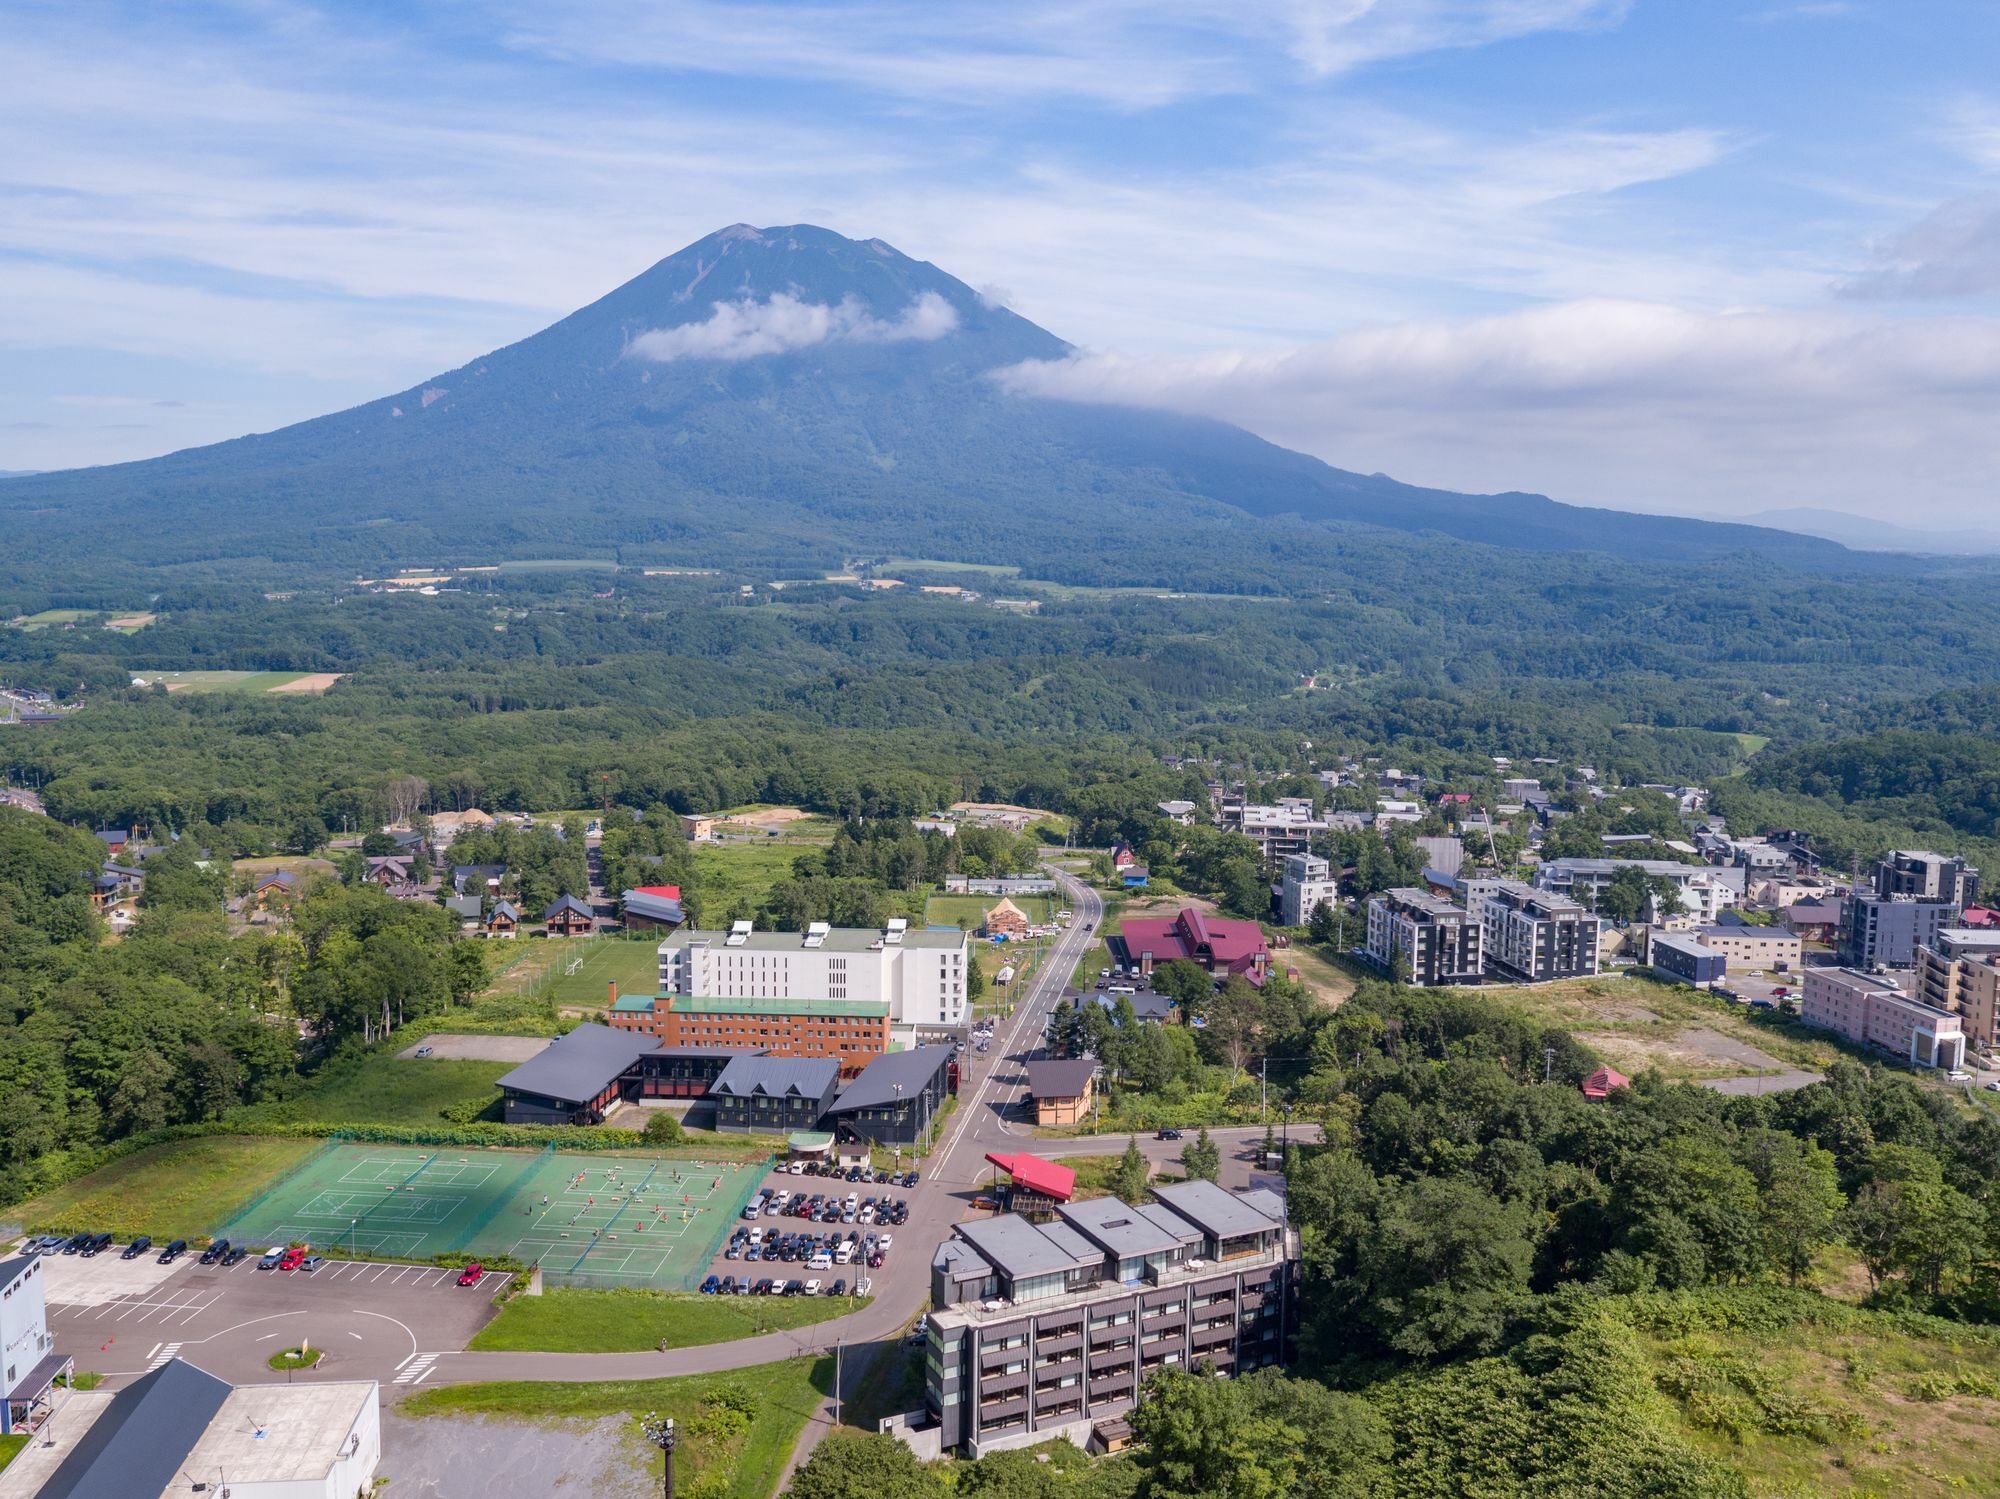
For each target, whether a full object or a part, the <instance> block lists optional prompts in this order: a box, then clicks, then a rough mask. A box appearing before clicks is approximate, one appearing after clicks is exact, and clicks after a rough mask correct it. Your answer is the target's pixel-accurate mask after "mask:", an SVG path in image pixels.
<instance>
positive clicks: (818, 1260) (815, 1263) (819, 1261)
mask: <svg viewBox="0 0 2000 1499" xmlns="http://www.w3.org/2000/svg"><path fill="white" fill-rule="evenodd" d="M832 1268H833V1256H832V1255H830V1254H828V1253H827V1252H826V1251H825V1250H824V1249H821V1250H817V1251H815V1252H814V1254H813V1257H812V1258H811V1259H809V1260H807V1261H806V1269H808V1270H831V1269H832Z"/></svg>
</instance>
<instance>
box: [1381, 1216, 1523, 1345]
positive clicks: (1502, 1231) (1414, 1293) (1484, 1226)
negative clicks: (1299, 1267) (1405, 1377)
mask: <svg viewBox="0 0 2000 1499" xmlns="http://www.w3.org/2000/svg"><path fill="white" fill-rule="evenodd" d="M1527 1231H1528V1217H1527V1214H1526V1212H1525V1211H1523V1210H1522V1209H1521V1208H1520V1207H1519V1206H1518V1205H1508V1204H1503V1203H1501V1202H1499V1201H1498V1200H1497V1199H1495V1198H1493V1197H1492V1196H1490V1195H1488V1194H1487V1193H1485V1192H1483V1191H1481V1190H1480V1189H1479V1187H1478V1186H1476V1185H1475V1184H1474V1183H1472V1182H1470V1181H1467V1180H1465V1179H1463V1178H1459V1177H1419V1178H1418V1179H1417V1180H1416V1181H1414V1182H1409V1183H1406V1184H1402V1185H1399V1186H1397V1187H1395V1188H1394V1189H1392V1190H1391V1191H1389V1192H1388V1193H1387V1194H1386V1196H1385V1197H1384V1198H1383V1199H1382V1200H1381V1204H1380V1207H1379V1209H1378V1213H1377V1217H1376V1222H1375V1225H1374V1229H1373V1231H1372V1232H1370V1233H1368V1234H1366V1235H1364V1236H1363V1238H1362V1239H1361V1242H1360V1243H1359V1245H1358V1246H1357V1255H1356V1266H1355V1274H1356V1278H1357V1280H1358V1282H1359V1287H1358V1289H1359V1290H1360V1292H1361V1301H1362V1308H1363V1315H1364V1317H1365V1318H1366V1319H1367V1321H1368V1322H1369V1323H1370V1324H1372V1325H1373V1327H1374V1329H1375V1332H1376V1335H1377V1336H1378V1337H1380V1338H1381V1339H1382V1341H1383V1342H1384V1343H1385V1344H1386V1345H1387V1346H1388V1347H1390V1348H1393V1349H1395V1350H1397V1351H1398V1352H1400V1353H1407V1354H1413V1355H1416V1356H1417V1357H1420V1358H1439V1357H1445V1356H1448V1355H1451V1354H1457V1353H1468V1352H1481V1351H1484V1350H1486V1349H1488V1348H1490V1347H1492V1346H1493V1345H1494V1344H1495V1343H1496V1342H1498V1341H1499V1338H1500V1334H1501V1332H1502V1330H1503V1329H1504V1328H1505V1326H1506V1322H1507V1317H1508V1316H1509V1314H1510V1313H1511V1312H1512V1311H1513V1310H1514V1309H1515V1308H1516V1307H1517V1306H1519V1305H1520V1304H1521V1303H1522V1301H1523V1299H1524V1298H1525V1297H1526V1295H1527V1291H1528V1269H1529V1265H1530V1263H1531V1262H1532V1260H1533V1257H1534V1252H1533V1250H1532V1248H1531V1247H1530V1245H1529V1243H1528V1238H1527Z"/></svg>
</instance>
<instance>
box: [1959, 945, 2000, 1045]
mask: <svg viewBox="0 0 2000 1499" xmlns="http://www.w3.org/2000/svg"><path fill="white" fill-rule="evenodd" d="M1962 962H1963V963H1964V967H1963V969H1962V970H1961V971H1960V974H1959V982H1958V1023H1959V1024H1960V1025H1961V1026H1962V1027H1963V1028H1964V1030H1965V1036H1966V1040H1967V1041H1969V1042H1970V1043H1971V1044H1972V1045H1974V1046H1977V1047H1980V1048H1981V1049H1983V1050H1986V1051H1992V1050H1994V1049H1995V1048H2000V953H1985V954H1981V955H1980V956H1978V957H1969V958H1965V959H1963V960H1962Z"/></svg>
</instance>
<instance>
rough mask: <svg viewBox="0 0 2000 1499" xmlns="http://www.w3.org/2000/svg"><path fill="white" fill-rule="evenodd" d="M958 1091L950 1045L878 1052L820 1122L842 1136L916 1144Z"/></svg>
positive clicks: (844, 1137)
mask: <svg viewBox="0 0 2000 1499" xmlns="http://www.w3.org/2000/svg"><path fill="white" fill-rule="evenodd" d="M957 1091H958V1065H957V1064H956V1063H955V1062H953V1061H952V1059H951V1048H950V1047H949V1046H919V1047H917V1048H916V1049H915V1050H914V1051H892V1052H890V1053H889V1054H888V1055H887V1056H886V1057H877V1058H876V1059H875V1060H874V1061H872V1062H870V1063H869V1064H868V1067H867V1070H866V1071H864V1072H863V1073H862V1074H861V1076H859V1077H857V1078H856V1079H855V1080H854V1081H853V1082H851V1083H849V1084H848V1085H847V1086H846V1087H845V1088H843V1089H841V1090H840V1096H839V1097H838V1098H836V1099H834V1101H833V1104H832V1106H831V1107H830V1108H828V1109H827V1111H826V1115H825V1117H824V1118H823V1119H822V1120H821V1124H822V1125H823V1126H824V1127H825V1128H827V1129H831V1130H833V1131H834V1133H835V1134H836V1135H837V1136H838V1137H839V1138H840V1139H842V1140H859V1141H866V1142H868V1143H869V1144H871V1145H890V1146H894V1145H915V1144H916V1143H917V1142H918V1141H919V1140H921V1139H923V1137H924V1134H925V1132H926V1131H927V1130H929V1129H930V1127H931V1121H932V1120H933V1119H935V1118H936V1117H937V1111H938V1110H939V1109H941V1108H943V1107H944V1101H945V1099H947V1098H949V1097H950V1096H951V1095H952V1094H953V1093H955V1092H957Z"/></svg>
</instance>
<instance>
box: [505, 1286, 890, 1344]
mask: <svg viewBox="0 0 2000 1499" xmlns="http://www.w3.org/2000/svg"><path fill="white" fill-rule="evenodd" d="M868 1301H869V1298H868V1297H865V1296H863V1297H859V1298H856V1297H852V1296H842V1297H833V1296H794V1297H761V1296H760V1297H757V1298H755V1299H754V1300H752V1299H745V1298H739V1297H733V1296H699V1295H696V1296H690V1295H687V1294H686V1293H684V1292H683V1293H675V1292H666V1291H642V1290H618V1291H578V1290H567V1289H558V1290H553V1291H550V1292H548V1293H547V1294H546V1295H542V1296H517V1297H515V1298H514V1299H513V1300H512V1301H509V1302H508V1303H507V1304H506V1305H505V1306H503V1307H502V1308H501V1309H500V1314H499V1315H498V1316H497V1317H495V1318H494V1319H493V1320H492V1321H491V1322H489V1323H487V1324H486V1326H485V1327H483V1328H481V1329H480V1330H479V1334H478V1336H476V1337H475V1338H473V1340H472V1342H471V1343H470V1344H469V1345H468V1346H469V1347H471V1348H473V1349H475V1350H478V1351H481V1352H502V1353H525V1352H543V1353H643V1352H644V1351H645V1350H647V1349H649V1348H657V1347H659V1345H660V1340H661V1339H662V1338H665V1339H666V1340H667V1345H668V1346H669V1347H672V1348H693V1347H696V1346H698V1345H700V1344H704V1343H727V1342H730V1341H731V1340H733V1339H736V1338H749V1337H755V1336H756V1335H757V1334H759V1333H765V1332H776V1331H780V1330H782V1329H785V1328H792V1327H808V1326H811V1325H812V1324H813V1323H815V1322H824V1321H826V1319H827V1318H829V1317H844V1316H846V1315H847V1314H848V1313H849V1312H854V1311H859V1310H860V1309H861V1308H862V1307H864V1306H866V1305H867V1304H868Z"/></svg>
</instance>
